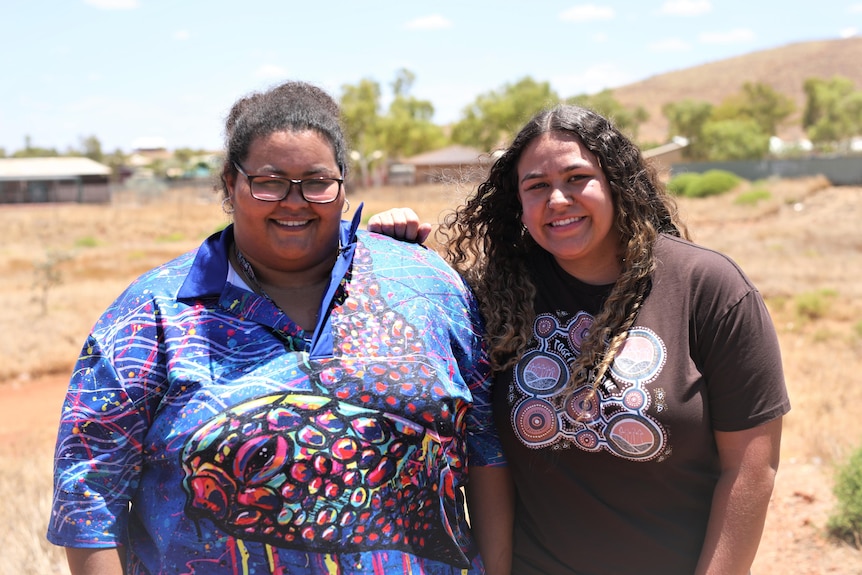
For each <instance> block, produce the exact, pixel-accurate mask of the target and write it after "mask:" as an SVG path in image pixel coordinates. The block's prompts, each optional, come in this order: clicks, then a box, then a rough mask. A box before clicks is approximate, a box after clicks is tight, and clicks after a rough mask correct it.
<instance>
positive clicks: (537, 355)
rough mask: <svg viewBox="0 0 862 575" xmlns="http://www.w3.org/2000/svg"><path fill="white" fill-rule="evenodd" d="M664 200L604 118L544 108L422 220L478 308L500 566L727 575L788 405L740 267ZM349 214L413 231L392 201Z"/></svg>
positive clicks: (759, 509)
mask: <svg viewBox="0 0 862 575" xmlns="http://www.w3.org/2000/svg"><path fill="white" fill-rule="evenodd" d="M676 216H677V214H676V209H675V205H674V202H673V200H672V198H670V197H668V196H667V194H666V193H665V191H664V189H663V187H662V186H661V185H660V184H659V183H658V180H657V179H656V177H655V174H654V173H653V171H652V170H651V168H650V166H648V165H647V164H646V162H645V161H644V159H643V156H642V155H641V153H640V151H639V150H638V148H637V147H636V146H635V145H634V144H633V143H632V142H631V141H630V140H629V139H628V138H626V137H625V136H624V135H623V134H622V133H621V132H620V131H619V130H618V129H617V128H615V127H614V126H613V124H611V123H610V122H609V121H608V120H607V119H605V118H604V117H602V116H600V115H598V114H596V113H594V112H592V111H590V110H586V109H583V108H580V107H576V106H558V107H556V108H553V109H551V110H547V111H544V112H542V113H539V114H537V115H536V116H535V117H534V118H532V119H531V120H530V121H529V122H528V123H527V124H526V125H525V126H524V127H523V128H522V129H521V131H520V132H519V133H518V135H517V136H516V137H515V138H514V140H513V142H512V144H511V146H509V147H508V148H507V149H506V150H505V152H504V153H503V154H502V155H501V156H500V157H499V158H498V159H497V160H496V161H495V163H494V164H493V166H492V167H491V170H490V173H489V175H488V177H487V179H486V180H485V181H484V182H483V183H481V184H480V185H479V187H478V189H477V190H476V191H475V192H474V193H473V194H471V195H470V197H468V198H467V201H466V202H465V204H464V205H462V206H460V207H458V209H457V210H456V211H455V212H454V213H453V214H450V216H449V217H448V218H447V219H446V221H445V223H444V225H443V226H442V227H441V232H442V234H441V235H442V239H443V240H444V241H448V244H445V245H447V247H448V256H449V260H450V262H452V263H453V265H454V266H455V268H456V269H458V270H459V271H461V273H462V274H463V275H464V276H465V277H466V278H468V280H469V281H470V283H471V285H472V286H473V287H474V289H475V293H476V295H477V297H479V299H480V301H481V302H482V303H481V309H482V312H483V315H484V317H485V320H486V323H487V331H488V335H487V340H488V342H489V354H490V357H491V362H492V366H493V368H494V391H493V397H494V402H493V405H494V415H495V421H496V422H497V430H498V432H499V435H500V439H501V441H502V443H503V448H504V452H505V454H506V459H507V462H508V469H510V470H511V477H512V480H513V481H512V485H514V489H512V488H511V485H510V487H509V489H502V490H500V491H499V492H497V494H496V495H493V494H492V495H490V497H491V499H492V500H494V499H495V498H496V501H497V503H498V506H499V507H500V508H508V509H509V513H510V518H513V523H514V525H513V528H512V529H510V530H509V537H501V538H498V539H496V540H495V544H496V545H497V552H490V551H489V552H487V555H488V556H489V557H503V559H504V563H505V557H507V556H510V557H511V562H512V568H511V570H512V572H513V573H516V574H518V575H569V574H574V573H583V574H587V573H589V574H591V575H601V574H607V575H618V574H634V573H637V574H662V575H665V574H671V573H673V574H677V573H679V574H682V573H686V574H696V575H707V574H745V573H747V572H748V570H749V568H750V566H751V564H752V561H753V560H754V557H755V553H756V551H757V547H758V543H759V542H760V536H761V531H762V529H763V525H764V520H765V518H766V511H767V507H768V504H769V498H770V495H771V493H772V488H773V482H774V478H775V473H776V470H777V467H778V460H779V444H780V438H781V422H782V416H783V415H784V414H785V413H786V412H787V411H788V409H789V408H790V405H789V402H788V398H787V392H786V389H785V384H784V376H783V372H782V366H781V356H780V353H779V348H778V340H777V337H776V334H775V330H774V328H773V326H772V322H771V320H770V318H769V313H768V312H767V309H766V306H765V305H764V303H763V300H762V298H761V296H760V294H759V293H758V291H757V289H756V288H755V286H754V285H752V283H751V281H750V280H749V279H748V278H747V277H746V276H745V274H744V273H743V272H742V270H740V268H739V267H738V266H737V265H736V264H735V263H733V262H732V261H730V259H728V258H727V257H725V256H723V255H721V254H719V253H716V252H714V251H711V250H708V249H705V248H703V247H700V246H697V245H695V244H693V243H690V242H689V241H688V240H687V235H688V234H687V230H686V229H685V227H684V226H683V225H682V224H681V223H680V222H679V220H678V219H677V217H676ZM369 229H379V230H380V231H386V232H387V233H398V234H399V235H407V236H412V237H418V238H419V239H422V238H423V237H424V236H425V235H426V234H427V233H428V231H430V227H429V226H428V225H424V226H421V227H420V226H419V225H418V220H417V218H416V216H415V214H413V213H412V212H409V211H406V212H405V211H394V212H390V213H384V214H382V215H379V216H376V217H374V218H372V220H371V221H370V222H369ZM485 495H486V496H488V495H489V494H487V493H486V494H485ZM510 525H512V523H510ZM510 546H511V550H512V552H511V553H510ZM483 551H484V550H483ZM505 571H506V570H505V569H504V571H502V572H505Z"/></svg>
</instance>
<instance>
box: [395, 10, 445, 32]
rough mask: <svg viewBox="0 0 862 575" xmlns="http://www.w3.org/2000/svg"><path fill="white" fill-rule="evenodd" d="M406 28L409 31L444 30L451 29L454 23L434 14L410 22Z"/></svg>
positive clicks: (405, 25)
mask: <svg viewBox="0 0 862 575" xmlns="http://www.w3.org/2000/svg"><path fill="white" fill-rule="evenodd" d="M404 27H405V28H407V29H408V30H442V29H444V28H451V27H452V22H450V21H449V20H448V19H446V18H444V17H443V16H440V15H439V14H432V15H430V16H423V17H422V18H416V19H415V20H410V21H409V22H407V23H406V24H404Z"/></svg>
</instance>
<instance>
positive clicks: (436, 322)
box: [48, 214, 502, 575]
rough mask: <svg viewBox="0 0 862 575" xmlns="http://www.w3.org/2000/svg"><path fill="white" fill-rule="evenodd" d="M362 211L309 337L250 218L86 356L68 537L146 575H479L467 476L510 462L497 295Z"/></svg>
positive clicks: (68, 471)
mask: <svg viewBox="0 0 862 575" xmlns="http://www.w3.org/2000/svg"><path fill="white" fill-rule="evenodd" d="M358 221H359V214H357V216H356V217H355V218H354V221H353V222H352V223H349V222H342V230H341V245H342V246H345V247H344V248H343V249H341V250H340V254H339V259H338V262H337V264H336V266H335V268H334V270H333V272H332V278H331V281H330V286H329V289H328V291H327V293H326V296H325V298H324V301H323V302H322V304H321V314H320V317H321V320H320V322H319V323H318V325H317V327H316V329H315V331H314V333H313V334H310V333H305V332H303V330H302V329H301V328H300V327H299V326H298V325H296V324H295V323H293V322H292V321H291V320H290V318H288V317H287V316H286V315H284V314H283V313H282V312H281V310H279V309H278V308H277V307H276V306H275V305H274V304H273V303H272V302H271V301H269V300H268V299H266V298H264V297H261V296H258V295H256V294H255V293H253V292H252V291H250V290H249V289H248V287H247V286H246V285H245V284H244V283H243V282H242V280H241V279H239V276H238V275H237V274H236V273H235V272H234V271H233V270H232V268H231V267H230V264H229V262H228V250H229V249H230V248H231V246H232V243H233V229H232V227H228V228H226V229H225V230H224V231H223V232H220V233H217V234H215V235H213V236H212V237H210V238H209V239H207V240H206V241H205V242H204V244H203V245H201V247H200V248H198V249H197V250H195V251H193V252H190V253H188V254H185V255H183V256H180V257H179V258H177V259H175V260H173V261H171V262H169V263H167V264H165V265H163V266H161V267H158V268H156V269H154V270H152V271H150V272H148V273H146V274H144V275H143V276H141V277H140V278H139V279H138V280H137V281H135V282H134V283H133V284H132V285H131V286H130V287H129V288H128V289H127V290H126V291H125V292H124V293H123V294H122V295H120V297H119V298H118V299H117V300H116V301H115V302H114V303H113V304H112V305H111V306H110V307H109V308H108V309H107V310H106V311H105V312H104V314H103V315H102V317H101V318H100V319H99V320H98V322H97V323H96V325H95V326H94V328H93V330H92V333H91V334H90V336H89V337H88V339H87V341H86V343H85V345H84V347H83V351H82V353H81V356H80V358H79V360H78V362H77V364H76V367H75V370H74V373H73V375H72V378H71V383H70V385H69V390H68V394H67V396H66V400H65V404H64V406H63V411H62V416H61V423H60V430H59V434H58V440H57V447H56V463H55V488H54V503H53V509H52V514H51V520H50V525H49V529H48V538H49V540H50V541H51V542H53V543H55V544H57V545H62V546H67V547H87V548H101V547H115V546H117V545H126V546H127V550H128V551H127V555H128V563H129V564H128V569H129V572H131V573H151V574H155V573H171V574H173V573H195V574H205V573H245V574H251V573H258V574H259V573H272V574H277V573H290V574H316V573H333V574H334V573H339V574H341V573H343V574H353V573H377V574H380V575H382V574H383V573H393V572H397V573H417V574H418V573H446V574H449V573H456V572H458V573H480V572H481V571H482V566H481V561H480V560H479V559H478V558H477V557H476V551H475V546H474V544H473V542H472V540H471V538H470V535H469V530H468V527H467V523H466V521H465V516H464V510H463V509H464V508H463V499H462V494H461V493H462V492H461V489H460V487H461V486H463V485H464V484H465V482H466V480H467V463H468V457H469V464H470V465H471V466H483V465H497V464H501V463H502V455H501V451H500V446H499V442H498V440H497V437H496V434H495V432H494V430H493V426H492V423H491V418H490V398H489V389H488V386H489V383H490V382H489V379H488V378H489V365H488V361H487V357H486V355H485V349H484V346H483V344H482V338H481V333H482V332H481V328H482V326H481V320H480V317H479V314H478V311H477V305H476V302H475V300H474V299H473V296H472V294H471V293H470V291H469V290H468V289H467V288H466V287H465V284H464V283H463V281H462V280H461V278H460V277H459V276H458V275H457V274H456V273H454V272H453V271H452V270H451V269H450V268H449V267H448V266H447V265H446V264H445V263H444V262H443V260H442V259H441V258H440V257H439V256H437V255H436V254H435V253H434V252H432V251H430V250H427V249H425V248H422V247H420V246H414V245H409V244H405V243H401V242H397V241H394V240H390V239H388V238H384V237H382V236H379V235H376V234H369V233H367V232H357V230H356V228H357V227H358Z"/></svg>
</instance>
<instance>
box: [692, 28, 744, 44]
mask: <svg viewBox="0 0 862 575" xmlns="http://www.w3.org/2000/svg"><path fill="white" fill-rule="evenodd" d="M699 39H700V41H701V42H702V43H704V44H740V43H743V42H750V41H751V40H754V32H753V31H752V30H750V29H748V28H735V29H733V30H728V31H727V32H704V33H702V34H701V35H700V36H699Z"/></svg>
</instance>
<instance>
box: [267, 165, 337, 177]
mask: <svg viewBox="0 0 862 575" xmlns="http://www.w3.org/2000/svg"><path fill="white" fill-rule="evenodd" d="M261 172H269V173H263V174H262V173H261ZM339 172H340V170H339V169H338V168H337V167H336V169H335V171H334V172H333V170H331V169H330V168H328V167H326V166H324V165H316V166H311V167H310V168H308V169H307V170H305V171H303V172H302V178H307V177H309V176H320V175H321V174H323V175H324V176H326V175H327V174H332V173H339ZM252 175H253V176H269V177H272V178H281V179H284V180H287V179H290V178H289V177H288V175H287V172H283V171H282V170H279V169H277V168H275V167H273V166H271V165H269V164H267V165H265V166H264V167H262V168H260V169H259V171H257V172H256V173H254V174H252ZM327 177H330V176H327Z"/></svg>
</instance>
